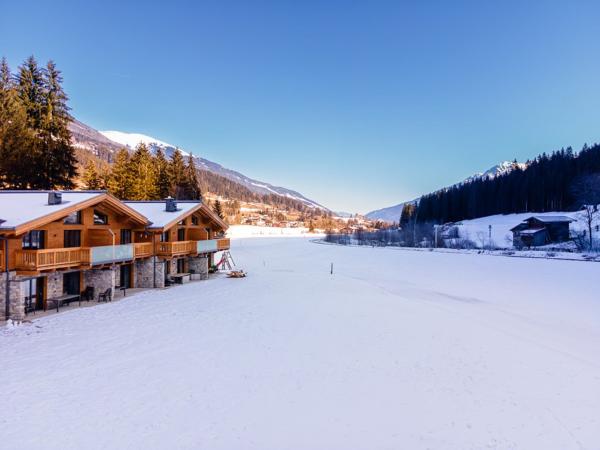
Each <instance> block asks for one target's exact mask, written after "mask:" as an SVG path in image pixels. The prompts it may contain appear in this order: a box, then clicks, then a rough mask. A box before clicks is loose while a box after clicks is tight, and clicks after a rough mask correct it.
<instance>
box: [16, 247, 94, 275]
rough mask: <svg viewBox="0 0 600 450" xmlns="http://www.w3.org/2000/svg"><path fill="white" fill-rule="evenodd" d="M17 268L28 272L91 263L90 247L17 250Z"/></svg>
mask: <svg viewBox="0 0 600 450" xmlns="http://www.w3.org/2000/svg"><path fill="white" fill-rule="evenodd" d="M15 254H16V269H17V270H22V271H28V272H38V271H42V270H54V269H68V268H72V267H78V266H82V265H89V264H90V260H91V252H90V249H89V248H81V247H75V248H53V249H45V250H17V251H16V252H15Z"/></svg>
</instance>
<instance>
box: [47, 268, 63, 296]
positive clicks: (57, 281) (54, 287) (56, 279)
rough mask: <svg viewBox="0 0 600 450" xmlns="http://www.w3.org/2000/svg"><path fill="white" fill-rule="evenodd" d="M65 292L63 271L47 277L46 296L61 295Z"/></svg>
mask: <svg viewBox="0 0 600 450" xmlns="http://www.w3.org/2000/svg"><path fill="white" fill-rule="evenodd" d="M62 294H63V276H62V273H51V274H49V275H48V277H47V284H46V298H55V297H60V296H61V295H62Z"/></svg>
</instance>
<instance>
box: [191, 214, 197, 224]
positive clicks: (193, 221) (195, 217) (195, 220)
mask: <svg viewBox="0 0 600 450" xmlns="http://www.w3.org/2000/svg"><path fill="white" fill-rule="evenodd" d="M192 225H198V216H192Z"/></svg>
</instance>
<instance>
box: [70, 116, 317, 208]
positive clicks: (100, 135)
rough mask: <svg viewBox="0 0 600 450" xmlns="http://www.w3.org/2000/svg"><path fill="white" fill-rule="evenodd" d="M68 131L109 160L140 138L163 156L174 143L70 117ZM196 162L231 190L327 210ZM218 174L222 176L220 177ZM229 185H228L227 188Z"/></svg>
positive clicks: (208, 163)
mask: <svg viewBox="0 0 600 450" xmlns="http://www.w3.org/2000/svg"><path fill="white" fill-rule="evenodd" d="M69 129H70V131H71V135H72V141H73V145H74V146H75V147H76V148H77V149H78V150H80V151H83V152H88V153H91V154H93V155H94V156H96V157H97V158H99V159H101V160H103V161H106V162H112V161H113V159H114V156H115V154H116V152H117V151H118V150H119V149H121V148H123V147H127V148H129V149H131V150H133V149H134V148H135V146H136V145H137V144H139V143H140V142H143V143H144V144H146V145H147V146H148V147H149V148H150V150H152V151H156V150H157V149H158V148H161V149H162V150H163V151H164V152H165V154H166V155H167V156H170V155H171V154H173V152H174V151H175V148H176V146H175V145H172V144H169V143H167V142H164V141H161V140H159V139H156V138H154V137H151V136H147V135H144V134H139V133H125V132H122V131H97V130H96V129H94V128H92V127H91V126H89V125H86V124H84V123H82V122H80V121H78V120H73V122H71V124H70V127H69ZM180 150H181V152H182V153H183V154H184V155H189V153H188V152H186V151H185V150H183V149H180ZM194 160H195V162H196V166H197V167H198V169H199V170H201V171H207V172H210V173H211V174H214V175H216V176H217V177H212V178H211V180H218V179H221V180H222V179H223V178H225V179H226V180H227V183H228V185H229V186H233V187H234V189H233V190H235V191H242V192H248V193H253V194H258V195H262V196H264V195H277V196H279V197H284V198H287V199H290V200H293V201H296V202H300V203H301V204H303V205H305V206H308V207H310V208H318V209H321V210H324V211H328V209H327V208H325V207H324V206H322V205H320V204H319V203H317V202H315V201H314V200H311V199H309V198H307V197H305V196H304V195H302V194H301V193H299V192H297V191H294V190H292V189H288V188H285V187H281V186H275V185H272V184H270V183H267V182H265V181H260V180H256V179H253V178H250V177H247V176H246V175H244V174H242V173H240V172H237V171H235V170H232V169H228V168H226V167H223V166H221V165H220V164H218V163H215V162H213V161H209V160H207V159H204V158H200V157H198V156H194ZM220 177H222V178H220ZM231 190H232V188H229V191H231Z"/></svg>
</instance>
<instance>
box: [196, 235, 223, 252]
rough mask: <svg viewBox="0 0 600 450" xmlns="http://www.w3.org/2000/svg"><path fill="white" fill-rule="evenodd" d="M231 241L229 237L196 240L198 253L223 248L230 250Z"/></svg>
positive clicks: (216, 250)
mask: <svg viewBox="0 0 600 450" xmlns="http://www.w3.org/2000/svg"><path fill="white" fill-rule="evenodd" d="M229 246H230V241H229V239H227V238H223V239H208V240H205V241H197V242H196V251H197V252H198V253H212V252H218V251H221V250H228V249H229Z"/></svg>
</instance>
